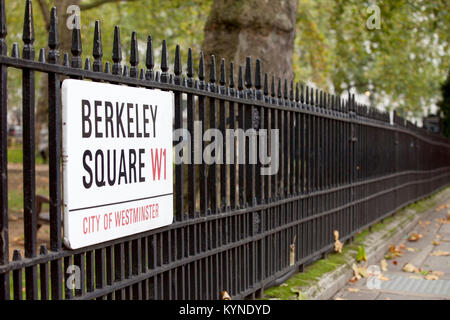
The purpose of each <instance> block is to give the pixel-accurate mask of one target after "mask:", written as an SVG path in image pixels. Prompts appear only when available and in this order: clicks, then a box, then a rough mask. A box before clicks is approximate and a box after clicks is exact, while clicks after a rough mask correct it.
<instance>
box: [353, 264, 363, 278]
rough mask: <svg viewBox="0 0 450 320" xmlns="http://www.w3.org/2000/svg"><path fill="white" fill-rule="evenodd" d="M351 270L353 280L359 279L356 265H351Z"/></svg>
mask: <svg viewBox="0 0 450 320" xmlns="http://www.w3.org/2000/svg"><path fill="white" fill-rule="evenodd" d="M352 269H353V276H354V278H356V280H358V279H360V278H361V276H360V275H359V270H358V266H357V265H356V264H353V265H352Z"/></svg>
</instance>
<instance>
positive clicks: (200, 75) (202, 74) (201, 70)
mask: <svg viewBox="0 0 450 320" xmlns="http://www.w3.org/2000/svg"><path fill="white" fill-rule="evenodd" d="M198 79H199V80H200V81H201V82H203V81H204V80H205V56H204V55H203V51H201V52H200V61H199V63H198Z"/></svg>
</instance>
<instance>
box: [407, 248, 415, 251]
mask: <svg viewBox="0 0 450 320" xmlns="http://www.w3.org/2000/svg"><path fill="white" fill-rule="evenodd" d="M416 250H417V248H406V251H408V252H415V251H416Z"/></svg>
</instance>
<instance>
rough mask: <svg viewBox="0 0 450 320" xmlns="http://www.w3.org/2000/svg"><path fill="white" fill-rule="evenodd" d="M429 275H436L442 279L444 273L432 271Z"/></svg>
mask: <svg viewBox="0 0 450 320" xmlns="http://www.w3.org/2000/svg"><path fill="white" fill-rule="evenodd" d="M431 273H432V274H434V275H437V276H438V277H442V276H443V275H444V272H442V271H433V272H431Z"/></svg>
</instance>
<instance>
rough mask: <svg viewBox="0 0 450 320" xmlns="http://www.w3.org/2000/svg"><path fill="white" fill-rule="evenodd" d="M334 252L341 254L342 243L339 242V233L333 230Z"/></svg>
mask: <svg viewBox="0 0 450 320" xmlns="http://www.w3.org/2000/svg"><path fill="white" fill-rule="evenodd" d="M333 233H334V251H336V252H339V253H342V246H343V245H342V242H340V241H339V231H337V230H334V232H333Z"/></svg>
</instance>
